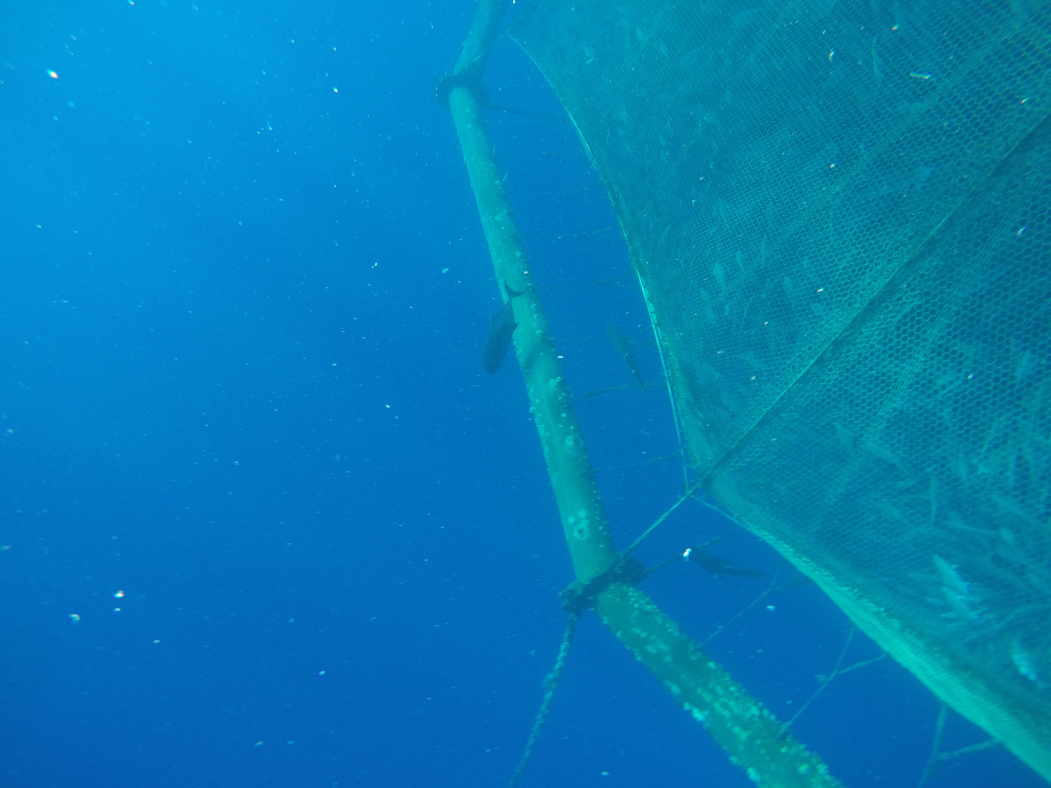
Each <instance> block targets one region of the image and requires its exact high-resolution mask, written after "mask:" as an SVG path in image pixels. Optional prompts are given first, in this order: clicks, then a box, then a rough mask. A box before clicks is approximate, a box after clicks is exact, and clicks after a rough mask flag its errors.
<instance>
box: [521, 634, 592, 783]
mask: <svg viewBox="0 0 1051 788" xmlns="http://www.w3.org/2000/svg"><path fill="white" fill-rule="evenodd" d="M578 621H580V614H579V613H572V614H571V615H570V616H569V621H567V622H566V631H565V632H564V633H563V634H562V645H561V646H560V647H559V649H558V658H557V659H556V660H555V667H553V668H552V669H551V672H550V673H548V674H547V675H546V676H544V699H543V700H542V701H540V710H539V711H537V713H536V719H535V720H533V730H531V731H530V732H529V739H528V740H527V741H526V746H525V750H524V751H523V752H522V757H521V758H519V760H518V764H517V765H516V766H515V770H514V772H513V773H512V775H511V779H510V780H509V781H508V783H507V788H515V786H517V785H518V783H519V781H520V780H521V779H522V774H523V773H525V769H526V765H527V764H528V763H529V758H530V756H531V755H532V754H533V748H534V747H536V743H537V742H538V741H539V740H540V732H541V731H542V730H543V728H544V722H546V721H547V715H548V712H549V711H551V699H552V698H554V697H555V690H556V689H558V682H559V681H560V680H561V678H562V669H563V668H564V667H565V666H566V657H568V656H569V649H570V648H571V647H572V645H573V635H574V633H576V631H577V622H578Z"/></svg>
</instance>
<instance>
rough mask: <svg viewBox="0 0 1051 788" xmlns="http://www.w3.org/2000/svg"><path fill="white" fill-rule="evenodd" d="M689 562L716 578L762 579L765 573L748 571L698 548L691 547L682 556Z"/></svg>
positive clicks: (755, 570)
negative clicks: (730, 576)
mask: <svg viewBox="0 0 1051 788" xmlns="http://www.w3.org/2000/svg"><path fill="white" fill-rule="evenodd" d="M682 557H683V558H685V559H686V560H687V561H693V563H695V564H697V566H699V567H701V569H703V570H704V571H705V572H707V573H708V574H710V575H713V576H714V577H718V576H719V575H732V576H733V577H762V576H763V573H762V572H760V571H759V570H757V569H746V568H745V567H743V566H738V565H737V564H731V563H730V562H729V561H727V560H726V559H725V558H720V557H719V556H717V555H712V554H711V553H706V552H704V551H703V550H699V549H697V548H696V547H691V548H689V549H687V550H686V552H685V553H683V554H682Z"/></svg>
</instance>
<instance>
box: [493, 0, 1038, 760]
mask: <svg viewBox="0 0 1051 788" xmlns="http://www.w3.org/2000/svg"><path fill="white" fill-rule="evenodd" d="M514 36H515V38H516V39H517V40H518V41H519V43H520V44H521V45H522V46H523V47H524V49H525V50H526V51H527V52H528V53H529V55H530V56H531V57H532V58H533V59H534V61H535V62H536V63H537V64H538V65H539V67H540V68H541V70H542V71H543V72H544V74H545V76H546V77H547V78H548V80H549V81H550V82H551V84H552V86H553V87H554V89H555V90H556V92H557V93H558V95H559V98H560V99H561V101H562V102H563V104H564V105H565V107H566V109H567V111H568V112H569V115H570V117H571V118H572V120H573V122H574V123H575V124H576V125H577V128H578V130H579V132H580V135H581V138H582V140H583V141H584V144H585V146H586V148H587V149H588V151H589V154H590V156H591V157H592V160H593V162H594V164H595V166H596V168H597V169H598V170H599V172H600V173H601V175H602V177H603V179H604V181H605V183H606V185H607V188H608V189H609V191H610V194H611V196H612V198H613V201H614V205H615V207H616V210H617V212H618V215H619V217H620V220H621V223H622V225H623V227H624V231H625V236H626V238H627V241H628V244H629V247H630V251H631V255H632V259H633V260H634V263H635V265H636V268H637V270H638V272H639V275H640V279H641V281H642V283H643V287H644V290H645V292H646V296H647V300H648V302H649V304H650V307H651V310H652V313H653V316H654V322H655V324H656V327H657V330H658V334H659V337H660V340H661V346H662V350H663V352H664V354H665V358H666V363H667V366H668V372H669V379H670V382H671V386H672V389H673V392H674V395H675V398H676V401H677V404H678V408H679V411H680V415H681V418H682V420H683V423H684V426H685V432H686V435H687V441H688V445H689V449H690V453H691V458H692V461H693V463H694V467H695V469H696V471H697V473H698V475H699V476H700V477H701V478H702V479H704V480H705V483H706V485H707V486H708V487H710V488H711V489H712V490H713V491H714V492H715V494H716V495H717V496H718V497H719V498H720V499H721V500H722V502H723V503H724V504H726V505H728V506H729V507H730V508H731V509H732V510H733V511H734V512H735V514H737V515H738V516H740V517H741V518H742V519H743V520H744V521H745V522H746V524H747V525H748V526H749V527H750V528H752V529H753V530H755V531H756V532H757V533H759V534H760V535H762V536H764V537H765V538H767V539H769V540H770V541H771V542H772V543H774V544H775V545H776V546H778V548H779V549H781V550H782V551H783V552H784V553H785V554H786V555H787V556H789V557H790V558H791V559H792V560H793V561H795V562H796V563H797V564H798V565H799V566H800V567H801V568H803V569H804V571H806V572H807V573H808V574H810V575H811V576H812V577H814V578H815V579H816V580H817V581H818V582H819V583H821V585H822V587H824V588H825V589H826V590H828V591H829V592H830V593H831V594H832V596H833V598H834V599H836V601H837V602H838V603H839V604H840V605H841V606H843V607H844V609H845V610H846V611H847V613H848V614H850V615H852V616H853V617H854V618H855V620H856V621H858V623H859V624H861V625H862V626H863V628H865V629H866V631H867V632H869V634H870V635H873V636H874V637H876V639H877V640H878V641H879V642H880V643H881V645H883V647H884V648H886V649H887V650H888V651H890V652H891V653H892V654H894V655H895V656H896V657H897V658H898V659H899V660H900V661H902V662H903V664H905V665H906V666H907V667H909V668H910V669H912V670H913V671H914V672H916V673H917V675H919V676H920V677H921V678H922V679H923V680H925V681H926V682H927V683H928V684H929V685H930V686H932V688H933V689H935V691H936V692H938V694H939V695H941V696H942V697H943V699H945V700H947V701H949V702H950V703H951V704H952V705H953V706H954V707H956V708H957V709H958V710H959V711H961V712H962V713H964V714H965V715H966V716H968V717H970V718H971V719H973V720H975V721H976V722H978V723H979V724H982V725H984V726H985V727H986V728H987V730H989V731H990V733H992V734H993V735H994V736H996V737H998V738H1000V739H1002V740H1004V741H1005V742H1006V743H1007V744H1008V746H1010V747H1011V749H1012V750H1014V751H1015V752H1016V753H1017V754H1018V755H1020V756H1021V757H1022V758H1023V759H1024V760H1026V761H1027V762H1028V763H1030V765H1032V766H1033V767H1034V768H1036V769H1037V770H1038V771H1040V772H1041V773H1042V774H1044V776H1046V777H1049V779H1051V686H1049V685H1051V526H1049V516H1051V500H1049V494H1051V121H1048V120H1047V119H1048V115H1049V112H1051V10H1049V7H1048V4H1046V3H1035V2H1026V0H1014V1H1013V2H1010V3H983V2H969V3H966V4H960V3H956V2H951V0H930V1H924V2H908V0H896V2H887V3H870V2H835V0H824V2H806V3H798V2H795V3H793V2H755V1H754V0H753V1H752V2H724V3H718V4H714V3H713V4H704V3H661V2H652V1H651V0H645V1H641V0H640V2H609V1H608V0H575V1H571V0H538V1H537V2H535V3H534V5H533V6H531V7H530V8H529V9H528V10H527V12H526V13H525V14H524V15H523V17H522V18H521V20H520V21H519V23H518V24H517V26H516V29H515V30H514Z"/></svg>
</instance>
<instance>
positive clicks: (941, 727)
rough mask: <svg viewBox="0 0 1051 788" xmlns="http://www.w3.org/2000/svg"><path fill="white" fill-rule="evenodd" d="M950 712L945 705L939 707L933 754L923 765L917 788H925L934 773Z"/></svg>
mask: <svg viewBox="0 0 1051 788" xmlns="http://www.w3.org/2000/svg"><path fill="white" fill-rule="evenodd" d="M948 710H949V707H948V706H946V705H945V704H944V703H942V704H940V705H939V706H938V721H937V722H936V723H935V725H934V739H932V740H931V754H930V755H928V756H927V763H925V764H924V765H923V774H921V775H920V781H919V782H918V783H916V788H923V784H924V783H925V782H927V778H928V777H930V776H931V773H932V772H933V771H934V762H935V761H937V760H938V751H939V750H940V749H941V748H942V733H943V732H944V731H945V714H946V712H947V711H948Z"/></svg>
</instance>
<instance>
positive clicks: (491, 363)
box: [482, 282, 523, 375]
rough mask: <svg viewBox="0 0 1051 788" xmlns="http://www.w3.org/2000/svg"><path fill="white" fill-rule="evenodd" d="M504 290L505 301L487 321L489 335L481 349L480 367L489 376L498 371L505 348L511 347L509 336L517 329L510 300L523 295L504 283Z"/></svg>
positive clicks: (504, 354)
mask: <svg viewBox="0 0 1051 788" xmlns="http://www.w3.org/2000/svg"><path fill="white" fill-rule="evenodd" d="M504 290H506V291H507V301H505V302H504V305H503V306H502V307H500V309H499V310H498V311H496V312H494V313H493V316H492V317H491V318H490V319H489V335H488V336H487V337H486V338H485V345H484V346H483V347H482V366H483V367H485V371H486V372H488V373H489V374H490V375H492V374H493V373H494V372H496V370H498V369H500V365H501V364H502V363H503V361H504V356H506V355H507V348H508V347H510V346H511V335H512V334H514V333H515V329H516V328H518V323H516V322H515V310H514V307H513V306H512V305H511V300H512V299H514V298H517V297H518V296H520V295H523V293H520V292H518V291H517V290H512V289H511V288H510V287H509V286H508V284H507V282H504Z"/></svg>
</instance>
